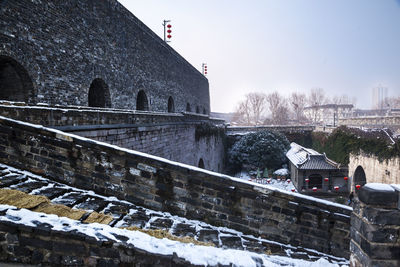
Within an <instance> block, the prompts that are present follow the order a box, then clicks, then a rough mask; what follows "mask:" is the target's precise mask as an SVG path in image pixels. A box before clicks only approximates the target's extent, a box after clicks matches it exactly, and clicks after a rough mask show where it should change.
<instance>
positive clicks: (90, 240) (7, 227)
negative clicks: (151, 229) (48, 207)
mask: <svg viewBox="0 0 400 267" xmlns="http://www.w3.org/2000/svg"><path fill="white" fill-rule="evenodd" d="M0 246H1V247H4V248H5V249H1V250H0V261H2V262H7V261H8V262H15V264H21V263H22V264H34V265H35V266H36V265H39V266H40V265H42V264H45V265H46V266H47V265H49V266H121V265H122V266H128V265H129V266H138V267H141V266H168V267H169V266H171V267H172V266H174V267H175V266H179V267H186V266H188V267H192V266H193V267H194V266H198V265H193V264H191V263H190V262H188V261H185V260H184V259H182V258H179V257H178V256H177V255H176V254H173V255H161V254H157V253H152V252H148V251H144V250H142V249H139V248H136V247H135V246H132V245H127V244H122V243H117V242H115V241H113V240H110V239H109V240H107V241H99V240H96V239H95V238H94V237H91V236H89V235H85V234H82V233H79V232H76V231H56V230H53V229H49V228H47V227H46V225H41V226H36V227H33V226H27V225H23V224H18V222H17V223H13V222H5V221H1V222H0Z"/></svg>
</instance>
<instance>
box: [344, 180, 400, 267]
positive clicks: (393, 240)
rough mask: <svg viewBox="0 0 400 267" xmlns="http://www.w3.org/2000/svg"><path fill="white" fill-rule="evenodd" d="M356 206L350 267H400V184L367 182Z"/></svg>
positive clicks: (353, 216) (352, 220) (357, 199)
mask: <svg viewBox="0 0 400 267" xmlns="http://www.w3.org/2000/svg"><path fill="white" fill-rule="evenodd" d="M353 208H354V210H353V214H352V216H351V243H350V251H351V257H350V266H352V267H361V266H363V267H364V266H393V267H394V266H400V185H397V186H396V185H394V186H391V185H388V184H373V183H371V184H366V185H365V186H363V187H362V188H361V189H360V192H359V193H358V197H355V201H354V206H353Z"/></svg>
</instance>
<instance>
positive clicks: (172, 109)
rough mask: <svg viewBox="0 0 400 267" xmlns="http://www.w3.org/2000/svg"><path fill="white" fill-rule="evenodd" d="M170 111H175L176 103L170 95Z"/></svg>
mask: <svg viewBox="0 0 400 267" xmlns="http://www.w3.org/2000/svg"><path fill="white" fill-rule="evenodd" d="M168 112H175V104H174V99H173V98H172V96H170V97H168Z"/></svg>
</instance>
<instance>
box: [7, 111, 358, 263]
mask: <svg viewBox="0 0 400 267" xmlns="http://www.w3.org/2000/svg"><path fill="white" fill-rule="evenodd" d="M0 140H1V141H2V142H1V143H0V162H3V163H6V164H9V165H14V166H16V167H18V168H21V169H27V170H29V171H32V172H35V173H38V174H41V175H45V176H47V177H49V178H52V179H54V180H59V181H61V182H65V183H68V184H71V185H74V186H77V187H81V188H83V189H89V190H94V191H95V192H97V193H99V194H106V195H110V196H116V197H118V198H120V199H125V200H127V201H130V202H132V203H134V204H138V205H141V206H145V207H147V208H151V209H156V210H161V211H168V212H170V213H172V214H176V215H180V216H183V217H186V218H190V219H197V220H201V221H204V222H206V223H210V224H212V225H216V226H227V227H230V228H233V229H236V230H239V231H241V232H243V233H246V234H252V235H255V236H260V237H265V238H268V239H272V240H275V241H278V242H281V243H285V244H292V245H295V246H303V247H306V248H312V249H316V250H318V251H321V252H324V253H328V254H331V255H335V256H340V257H346V258H348V257H349V236H350V233H349V230H350V214H351V212H352V209H351V208H349V207H346V206H342V205H339V204H334V203H332V202H328V201H321V200H318V199H316V198H312V197H307V196H303V195H300V194H297V193H290V192H284V191H281V190H279V189H275V188H272V187H269V186H266V185H258V184H255V183H252V182H245V181H243V180H241V179H238V178H233V177H229V176H226V175H222V174H218V173H214V172H210V171H206V170H203V169H199V168H196V167H192V166H189V165H185V164H180V163H176V162H173V161H169V160H166V159H163V158H159V157H155V156H152V155H148V154H145V153H140V152H137V151H133V150H128V149H122V148H120V147H117V146H112V145H109V144H106V143H101V142H96V141H93V140H90V139H86V138H83V137H79V136H76V135H72V134H66V133H64V132H61V131H57V130H52V129H48V128H44V127H42V126H39V125H33V124H27V123H22V122H18V121H15V120H11V119H7V118H4V117H0Z"/></svg>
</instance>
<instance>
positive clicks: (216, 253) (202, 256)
mask: <svg viewBox="0 0 400 267" xmlns="http://www.w3.org/2000/svg"><path fill="white" fill-rule="evenodd" d="M0 211H3V212H4V211H5V215H3V216H0V221H8V222H12V223H16V224H23V225H27V226H32V227H36V225H37V223H38V222H39V223H46V224H49V225H51V229H52V230H56V231H74V230H75V231H76V232H79V233H82V234H84V235H87V236H91V237H94V238H95V239H96V240H101V236H104V237H106V238H108V239H111V240H114V241H115V242H121V241H120V240H118V239H117V238H116V237H115V236H118V235H120V236H125V237H127V238H128V240H127V241H126V243H127V244H132V245H134V246H135V247H136V248H139V249H143V250H145V251H148V252H151V253H157V254H162V255H173V253H176V254H177V255H178V257H181V258H184V259H185V260H187V261H189V262H191V263H192V264H197V265H206V266H209V265H212V266H216V265H219V264H221V265H231V264H232V265H234V266H249V267H250V266H251V267H253V266H254V267H256V266H259V264H258V263H257V260H260V261H262V264H263V265H264V266H310V267H330V266H332V267H333V266H339V265H338V264H332V263H330V262H329V261H328V260H326V259H324V258H320V259H319V260H317V261H315V262H310V261H305V260H300V259H292V258H289V257H283V256H272V255H266V254H257V253H254V252H249V251H243V250H234V249H222V248H216V247H207V246H199V245H194V244H192V243H181V242H178V241H173V240H170V239H166V238H164V239H158V238H155V237H152V236H150V235H148V234H145V233H142V232H140V231H130V230H126V229H120V228H113V227H111V226H109V225H104V224H98V223H90V224H83V223H81V222H79V221H75V220H71V219H69V218H64V217H58V216H57V215H51V214H45V213H40V212H32V211H30V210H27V209H19V210H18V209H15V207H13V206H9V205H0ZM16 218H19V220H17V221H15V219H16ZM99 234H100V235H99Z"/></svg>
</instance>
